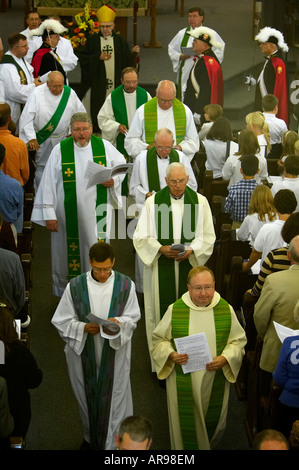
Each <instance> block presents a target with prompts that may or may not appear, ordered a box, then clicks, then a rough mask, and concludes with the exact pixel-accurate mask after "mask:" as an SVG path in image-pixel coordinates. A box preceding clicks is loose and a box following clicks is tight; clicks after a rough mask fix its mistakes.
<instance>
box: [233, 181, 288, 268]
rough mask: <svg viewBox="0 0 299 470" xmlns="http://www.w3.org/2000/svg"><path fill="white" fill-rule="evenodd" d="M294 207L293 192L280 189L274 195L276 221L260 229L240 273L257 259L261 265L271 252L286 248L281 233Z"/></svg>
mask: <svg viewBox="0 0 299 470" xmlns="http://www.w3.org/2000/svg"><path fill="white" fill-rule="evenodd" d="M296 206H297V200H296V197H295V194H294V193H293V191H290V190H289V189H281V190H280V191H278V193H276V194H275V197H274V207H275V210H276V213H277V216H278V219H276V220H274V222H270V223H268V224H265V225H263V227H261V229H260V230H259V233H258V234H257V237H256V239H255V242H254V245H253V250H252V252H251V254H250V257H249V260H248V261H245V262H244V263H243V267H242V271H244V272H247V271H249V270H250V269H251V268H252V266H253V265H254V264H255V263H256V262H257V261H258V260H259V259H261V263H263V261H264V259H265V257H266V256H267V254H268V253H269V252H270V251H271V250H274V249H276V248H282V247H283V246H286V242H285V241H284V240H283V238H282V235H281V231H282V228H283V226H284V223H285V222H286V220H288V218H289V217H290V215H291V214H292V213H293V212H294V211H295V209H296Z"/></svg>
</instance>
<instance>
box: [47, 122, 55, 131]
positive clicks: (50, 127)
mask: <svg viewBox="0 0 299 470" xmlns="http://www.w3.org/2000/svg"><path fill="white" fill-rule="evenodd" d="M53 129H54V126H53V124H51V122H50V123H49V125H48V126H47V128H46V131H49V132H53Z"/></svg>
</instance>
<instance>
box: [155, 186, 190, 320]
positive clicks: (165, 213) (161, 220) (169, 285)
mask: <svg viewBox="0 0 299 470" xmlns="http://www.w3.org/2000/svg"><path fill="white" fill-rule="evenodd" d="M166 209H167V210H166ZM197 213H198V199H197V193H196V192H195V191H193V190H192V189H191V188H189V187H188V186H186V189H185V195H184V212H183V220H182V232H181V240H180V243H182V244H184V245H190V244H191V242H192V240H193V239H194V236H195V231H196V225H197ZM174 223H175V221H174ZM155 224H156V230H157V239H158V241H159V243H160V244H161V245H172V244H173V220H172V210H171V196H170V191H169V187H168V186H165V188H163V189H162V190H161V191H159V192H158V193H156V194H155ZM188 235H189V236H188ZM175 262H176V261H174V260H173V259H169V258H167V257H166V256H160V257H159V259H158V276H159V300H160V317H161V318H162V317H163V315H164V313H165V312H166V310H167V308H168V306H169V305H171V304H172V303H173V302H174V301H175V300H176V299H177V297H176V288H175V268H174V265H175ZM178 266H179V288H178V298H179V297H181V296H182V295H183V293H184V292H185V291H186V282H187V277H188V273H189V271H190V269H191V267H192V266H191V265H190V263H189V260H188V259H186V260H185V261H180V262H179V264H178Z"/></svg>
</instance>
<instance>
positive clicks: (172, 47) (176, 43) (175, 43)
mask: <svg viewBox="0 0 299 470" xmlns="http://www.w3.org/2000/svg"><path fill="white" fill-rule="evenodd" d="M193 29H194V28H191V31H192V30H193ZM210 29H211V28H210ZM185 31H186V28H183V29H181V30H180V31H179V32H178V33H177V34H176V35H175V36H174V38H173V39H172V40H171V41H170V43H169V44H168V55H169V58H170V60H171V62H172V68H173V71H174V72H177V73H178V77H177V79H179V70H180V67H181V62H182V61H181V60H180V55H181V54H182V49H181V45H182V40H183V37H184V35H185ZM211 31H213V32H214V34H215V37H216V41H217V42H220V43H221V44H222V46H223V49H218V48H215V47H212V51H213V52H214V54H215V55H216V56H217V58H218V60H219V62H220V63H221V62H222V61H223V57H224V48H225V43H224V41H223V39H222V38H221V37H220V36H219V34H218V33H216V31H214V30H212V29H211ZM193 40H194V37H193V36H189V39H188V42H187V44H186V47H192V43H193ZM193 58H194V55H192V56H191V57H189V59H186V60H185V62H184V65H183V69H182V78H181V87H182V96H184V93H185V91H186V87H187V81H188V78H189V75H190V72H191V69H192V67H193V65H194V60H193Z"/></svg>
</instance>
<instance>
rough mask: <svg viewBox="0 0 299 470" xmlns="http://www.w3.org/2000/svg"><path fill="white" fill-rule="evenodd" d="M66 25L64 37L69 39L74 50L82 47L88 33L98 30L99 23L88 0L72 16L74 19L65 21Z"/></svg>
mask: <svg viewBox="0 0 299 470" xmlns="http://www.w3.org/2000/svg"><path fill="white" fill-rule="evenodd" d="M66 27H67V28H68V34H67V35H65V36H64V37H66V38H67V39H69V40H70V41H71V43H72V46H73V49H74V50H76V49H77V50H78V49H80V48H82V47H84V45H85V43H86V41H87V36H88V34H95V33H98V32H99V31H100V23H99V20H98V18H97V15H96V11H95V10H93V9H92V7H91V2H90V1H89V2H87V3H86V4H85V6H84V10H83V11H82V12H81V13H78V14H77V15H76V16H75V17H74V21H68V22H66Z"/></svg>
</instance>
